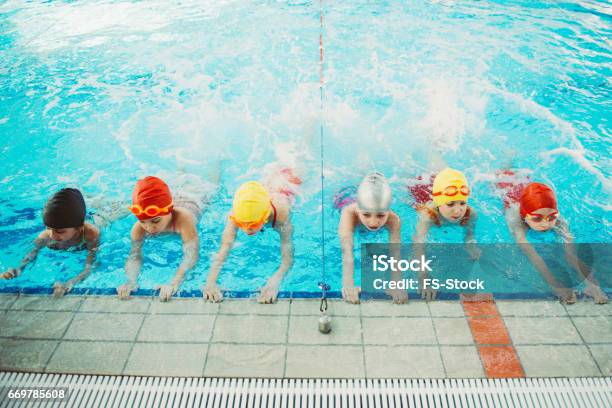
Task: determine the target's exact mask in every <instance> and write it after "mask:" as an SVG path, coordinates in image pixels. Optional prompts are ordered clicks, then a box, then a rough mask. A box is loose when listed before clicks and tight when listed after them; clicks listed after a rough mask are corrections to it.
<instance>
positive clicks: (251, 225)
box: [229, 213, 270, 230]
mask: <svg viewBox="0 0 612 408" xmlns="http://www.w3.org/2000/svg"><path fill="white" fill-rule="evenodd" d="M269 215H270V213H267V214H266V215H264V216H263V218H262V219H261V220H259V221H238V220H237V219H236V218H234V216H233V215H230V216H229V218H230V220H232V221H233V222H234V224H236V226H237V227H238V228H240V229H241V230H249V229H252V230H257V229H259V228H261V227H262V226H263V225H264V224H265V223H266V221H267V220H268V216H269Z"/></svg>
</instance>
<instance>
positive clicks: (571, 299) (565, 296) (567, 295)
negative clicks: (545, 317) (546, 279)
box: [555, 288, 576, 305]
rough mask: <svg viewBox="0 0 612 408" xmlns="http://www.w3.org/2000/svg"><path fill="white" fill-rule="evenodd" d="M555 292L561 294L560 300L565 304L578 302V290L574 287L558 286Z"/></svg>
mask: <svg viewBox="0 0 612 408" xmlns="http://www.w3.org/2000/svg"><path fill="white" fill-rule="evenodd" d="M555 293H556V294H557V296H559V302H561V304H564V305H573V304H574V303H576V292H574V290H573V289H572V288H557V289H555Z"/></svg>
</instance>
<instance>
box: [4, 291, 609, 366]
mask: <svg viewBox="0 0 612 408" xmlns="http://www.w3.org/2000/svg"><path fill="white" fill-rule="evenodd" d="M329 312H330V315H331V316H332V324H333V331H332V332H331V334H329V335H324V334H320V333H319V332H318V330H317V320H318V316H319V301H318V300H303V299H292V300H289V299H282V300H279V301H278V303H276V304H274V305H260V304H257V303H255V301H253V300H231V299H229V300H225V301H224V302H222V303H221V304H212V303H205V302H204V301H203V300H202V299H201V298H193V299H184V298H178V299H173V300H172V301H171V302H168V303H160V302H159V301H158V300H157V298H153V297H134V298H132V299H130V300H128V301H120V300H118V299H116V298H115V297H111V296H99V297H94V296H87V297H84V296H66V297H64V298H62V299H54V298H52V297H50V296H30V295H20V296H17V295H8V294H2V295H0V370H7V371H35V372H51V373H86V374H126V375H129V374H134V375H160V376H161V375H163V376H211V377H271V378H281V377H287V378H294V377H299V378H306V377H318V378H321V377H323V378H329V377H347V378H348V377H353V378H391V377H402V378H410V377H422V378H444V377H451V378H471V377H480V378H483V377H520V376H527V377H583V376H611V375H612V306H611V305H603V306H600V305H593V304H592V303H591V302H581V303H578V304H575V305H570V306H563V305H561V304H559V303H557V302H551V301H496V302H494V303H493V302H470V303H468V302H465V303H463V304H462V303H461V302H459V301H433V302H423V301H411V302H410V303H409V304H407V305H393V304H391V303H390V302H388V301H387V302H384V301H368V302H363V303H362V304H360V305H350V304H346V303H344V302H342V301H339V300H333V301H330V302H329Z"/></svg>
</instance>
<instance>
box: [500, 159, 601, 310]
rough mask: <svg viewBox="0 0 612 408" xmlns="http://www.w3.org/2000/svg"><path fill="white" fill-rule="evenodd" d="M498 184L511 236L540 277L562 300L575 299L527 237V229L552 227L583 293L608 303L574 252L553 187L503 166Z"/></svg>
mask: <svg viewBox="0 0 612 408" xmlns="http://www.w3.org/2000/svg"><path fill="white" fill-rule="evenodd" d="M497 177H498V182H497V184H496V186H497V188H498V189H499V190H500V192H501V193H502V194H503V199H504V213H505V217H506V223H507V225H508V228H509V230H510V232H511V233H512V235H513V236H514V239H515V240H516V242H517V243H518V244H521V245H520V247H521V250H522V251H523V252H524V253H525V255H526V256H527V257H528V258H529V260H530V261H531V263H532V264H533V265H534V266H535V267H536V269H537V270H538V271H539V272H540V274H541V275H542V277H543V278H544V279H545V280H546V281H547V282H548V284H549V285H550V286H551V287H552V288H553V290H554V291H555V293H556V294H557V296H558V297H559V299H560V302H561V303H567V304H572V303H575V302H576V294H575V292H574V291H573V290H572V289H571V288H567V287H564V286H563V285H561V284H560V283H559V282H558V281H557V279H556V278H555V277H554V275H553V273H552V272H551V271H550V269H549V268H548V266H547V265H546V263H545V262H544V259H543V258H542V257H541V256H540V255H539V254H538V253H537V252H536V250H535V249H534V247H533V245H531V244H530V243H529V241H528V240H527V231H529V230H533V231H538V232H546V231H553V232H554V233H555V234H557V235H559V236H560V237H561V238H562V240H563V242H564V244H565V245H564V246H563V247H564V250H565V257H566V259H567V261H568V263H569V264H570V265H571V266H572V267H573V268H574V269H575V270H576V271H577V272H578V274H579V276H582V277H584V278H585V282H586V288H585V291H584V292H585V294H586V295H587V296H590V297H592V298H593V301H594V302H595V303H596V304H605V303H608V297H607V295H606V294H605V292H603V291H602V290H601V288H600V286H599V284H598V282H597V280H596V279H595V277H594V276H593V273H592V271H591V270H590V268H589V267H588V266H587V265H585V264H584V263H583V262H582V261H580V259H578V257H577V255H576V248H575V246H574V244H573V237H572V234H571V232H570V230H569V225H568V224H567V222H566V221H565V220H564V219H563V218H561V217H560V215H559V209H558V206H557V197H556V196H555V193H554V191H553V190H552V189H551V188H550V187H549V186H547V185H546V184H542V183H533V182H531V180H530V178H529V177H528V176H527V175H526V174H522V172H521V171H519V170H504V171H501V172H498V174H497Z"/></svg>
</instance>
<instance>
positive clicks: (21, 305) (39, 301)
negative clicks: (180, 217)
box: [11, 295, 83, 312]
mask: <svg viewBox="0 0 612 408" xmlns="http://www.w3.org/2000/svg"><path fill="white" fill-rule="evenodd" d="M82 300H83V298H82V297H80V296H63V297H61V298H54V297H53V296H31V295H21V296H19V298H18V299H17V301H16V302H15V303H13V305H12V306H11V309H12V310H50V311H69V312H71V311H75V310H77V309H78V308H79V306H80V305H81V302H82Z"/></svg>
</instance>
